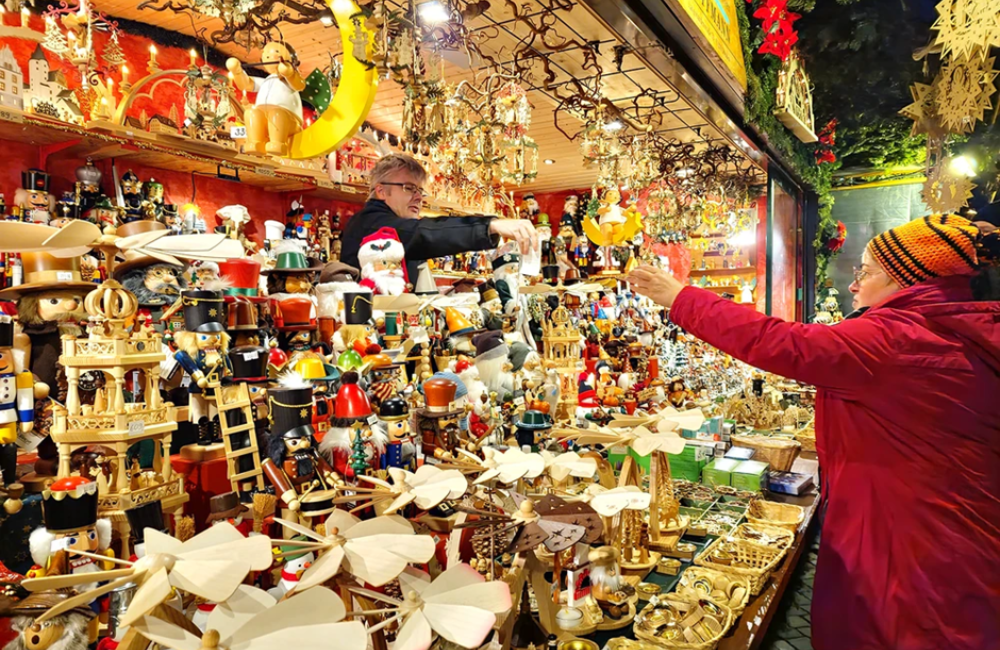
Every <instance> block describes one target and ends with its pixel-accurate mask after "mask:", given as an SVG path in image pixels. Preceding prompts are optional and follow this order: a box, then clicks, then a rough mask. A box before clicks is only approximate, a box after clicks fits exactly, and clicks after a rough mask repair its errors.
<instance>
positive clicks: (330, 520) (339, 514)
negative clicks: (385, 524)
mask: <svg viewBox="0 0 1000 650" xmlns="http://www.w3.org/2000/svg"><path fill="white" fill-rule="evenodd" d="M379 519H381V517H377V518H375V519H374V520H372V521H378V520H379ZM275 521H279V519H277V518H275ZM360 522H361V520H360V519H358V518H357V517H355V516H354V515H352V514H351V513H349V512H347V511H346V510H341V509H340V508H337V509H336V510H334V511H333V512H331V513H330V516H329V517H327V518H326V534H327V535H329V534H330V531H331V530H333V529H334V528H336V529H337V531H338V532H339V534H340V535H343V536H344V537H351V536H353V535H352V534H351V533H349V532H348V531H349V530H351V529H353V528H354V527H355V526H357V525H358V524H359V523H360Z"/></svg>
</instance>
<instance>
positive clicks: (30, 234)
mask: <svg viewBox="0 0 1000 650" xmlns="http://www.w3.org/2000/svg"><path fill="white" fill-rule="evenodd" d="M56 232H57V231H56V229H55V228H53V227H52V226H45V225H42V224H40V223H22V222H20V221H2V222H0V252H4V253H17V252H25V251H28V252H34V251H40V250H44V249H45V242H46V240H48V239H50V238H52V237H53V236H55V234H56ZM91 241H93V240H91Z"/></svg>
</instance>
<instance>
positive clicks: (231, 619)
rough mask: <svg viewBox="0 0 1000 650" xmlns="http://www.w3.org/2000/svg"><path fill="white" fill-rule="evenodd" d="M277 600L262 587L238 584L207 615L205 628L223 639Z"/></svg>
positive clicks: (272, 605)
mask: <svg viewBox="0 0 1000 650" xmlns="http://www.w3.org/2000/svg"><path fill="white" fill-rule="evenodd" d="M277 602H278V601H276V600H275V599H274V596H272V595H271V594H269V593H267V592H266V591H264V590H263V589H257V588H256V587H251V586H249V585H240V586H239V587H237V588H236V591H235V592H233V595H232V596H230V597H229V598H227V599H226V602H224V603H219V604H218V605H217V606H216V607H215V609H213V610H212V613H211V614H209V615H208V623H207V625H206V629H210V630H215V631H217V632H218V633H219V637H220V638H223V639H225V638H227V637H229V636H231V635H232V634H233V632H235V631H236V630H238V629H240V628H241V627H243V626H244V625H246V624H247V622H249V621H250V620H251V619H252V618H253V617H255V616H257V615H259V614H261V613H263V612H265V611H266V610H268V609H270V608H271V607H274V605H275V604H276V603H277Z"/></svg>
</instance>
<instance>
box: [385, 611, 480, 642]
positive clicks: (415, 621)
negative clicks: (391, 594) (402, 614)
mask: <svg viewBox="0 0 1000 650" xmlns="http://www.w3.org/2000/svg"><path fill="white" fill-rule="evenodd" d="M432 640H433V635H432V634H431V624H430V622H429V621H428V620H427V619H426V618H425V617H424V615H423V613H422V612H421V611H420V610H417V611H415V612H413V613H412V614H410V615H409V616H408V617H407V618H406V620H405V621H403V625H402V627H400V628H399V634H397V635H396V642H395V643H394V644H393V645H392V650H427V649H428V648H430V647H431V641H432ZM469 647H472V646H469Z"/></svg>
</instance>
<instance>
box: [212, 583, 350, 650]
mask: <svg viewBox="0 0 1000 650" xmlns="http://www.w3.org/2000/svg"><path fill="white" fill-rule="evenodd" d="M346 613H347V610H346V609H345V608H344V601H342V600H341V599H340V596H338V595H337V594H335V593H334V592H332V591H330V590H329V589H326V588H325V587H315V588H313V589H309V590H308V591H304V592H302V593H301V594H297V595H295V596H292V597H291V598H287V599H285V600H283V601H281V602H280V603H278V604H277V605H275V606H274V607H272V608H271V609H269V610H267V611H266V612H264V613H263V614H261V615H260V616H256V617H254V618H253V619H252V620H251V621H250V622H249V623H247V624H246V625H244V626H243V627H241V628H240V629H238V630H236V632H234V633H233V635H232V636H231V637H229V639H228V642H225V643H220V644H219V646H220V647H226V648H230V649H232V648H233V647H234V646H236V645H239V644H241V643H248V642H250V641H252V640H253V639H257V638H260V637H262V636H265V635H268V634H271V633H272V632H277V631H278V630H282V629H291V628H296V627H301V626H309V625H318V624H320V623H336V622H338V621H341V620H342V619H343V618H344V614H346ZM329 642H330V641H329V639H327V643H328V644H329ZM285 647H286V648H289V647H292V646H290V645H287V644H286V646H285ZM327 647H329V646H327Z"/></svg>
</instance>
